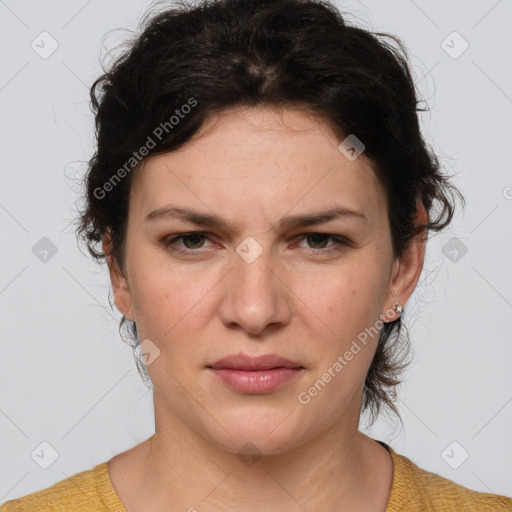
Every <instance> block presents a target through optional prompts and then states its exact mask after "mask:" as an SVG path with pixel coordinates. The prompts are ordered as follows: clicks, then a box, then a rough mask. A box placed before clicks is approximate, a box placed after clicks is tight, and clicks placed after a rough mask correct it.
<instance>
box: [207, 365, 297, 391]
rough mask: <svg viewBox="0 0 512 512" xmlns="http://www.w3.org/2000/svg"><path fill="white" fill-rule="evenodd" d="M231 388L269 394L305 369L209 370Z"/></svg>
mask: <svg viewBox="0 0 512 512" xmlns="http://www.w3.org/2000/svg"><path fill="white" fill-rule="evenodd" d="M209 370H210V371H211V372H213V373H214V374H215V375H216V376H217V377H218V378H220V379H222V381H223V382H224V383H225V384H227V385H228V386H229V387H230V388H232V389H234V390H236V391H240V392H241V393H247V394H250V395H260V394H263V393H269V392H271V391H274V390H276V389H278V388H279V387H281V386H282V385H283V384H285V383H287V382H290V381H291V380H293V379H295V378H296V377H297V376H298V375H300V374H301V372H302V370H303V368H272V369H271V370H232V369H230V368H221V369H217V370H215V369H213V368H209Z"/></svg>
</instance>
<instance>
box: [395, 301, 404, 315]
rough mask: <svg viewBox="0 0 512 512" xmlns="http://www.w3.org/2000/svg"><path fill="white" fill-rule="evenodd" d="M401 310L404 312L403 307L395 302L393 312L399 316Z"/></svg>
mask: <svg viewBox="0 0 512 512" xmlns="http://www.w3.org/2000/svg"><path fill="white" fill-rule="evenodd" d="M403 310H404V308H403V306H402V305H401V304H399V303H398V302H397V303H396V304H395V311H396V312H397V313H398V314H399V315H400V314H402V312H403Z"/></svg>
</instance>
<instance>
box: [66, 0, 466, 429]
mask: <svg viewBox="0 0 512 512" xmlns="http://www.w3.org/2000/svg"><path fill="white" fill-rule="evenodd" d="M139 32H140V33H139V34H135V35H134V37H133V40H130V41H129V42H128V45H127V46H128V47H127V49H124V50H123V52H122V54H121V55H120V56H119V57H118V58H117V59H116V60H115V61H114V62H113V64H112V65H111V66H110V67H109V69H108V70H106V69H105V67H104V66H103V72H104V74H102V75H101V76H100V77H99V78H97V80H96V81H95V82H94V84H93V85H92V87H91V90H90V95H91V102H92V111H93V113H94V115H95V126H96V133H95V135H96V140H97V145H96V148H95V149H96V150H95V153H94V155H93V156H92V158H91V159H90V161H89V162H88V168H87V172H86V173H85V176H84V180H83V183H82V185H83V187H84V193H83V196H82V200H83V202H84V204H83V206H82V208H81V209H80V215H79V219H78V220H77V224H78V225H77V230H76V233H77V236H78V239H79V240H81V241H83V242H84V243H85V244H86V246H87V248H88V250H89V252H90V254H91V255H92V256H93V257H94V258H95V259H96V260H101V259H103V258H105V256H106V255H105V253H103V252H101V251H98V250H97V249H96V246H97V244H99V243H100V242H101V241H102V239H103V236H104V235H105V233H107V232H108V233H109V234H110V237H111V240H112V251H111V253H109V254H111V255H112V257H113V258H115V260H116V262H117V263H118V264H119V266H120V268H121V269H124V262H125V235H126V228H127V219H128V207H129V204H128V199H129V194H130V187H131V183H132V180H133V179H134V175H135V174H136V172H137V171H138V170H139V169H140V165H139V164H140V162H141V161H142V160H143V159H144V158H147V157H149V156H153V155H156V154H160V153H164V152H168V151H173V150H175V149H178V148H179V147H180V146H182V145H183V144H185V143H186V142H187V141H188V140H189V139H191V137H192V136H193V135H194V134H195V133H196V132H198V130H199V129H200V128H201V127H202V125H203V123H204V122H205V120H206V119H207V117H209V116H211V115H214V114H215V113H218V112H221V111H222V110H223V109H227V108H229V107H232V106H242V105H243V106H249V107H250V106H254V105H268V106H278V107H294V108H301V109H304V110H305V111H308V112H311V113H312V114H314V115H319V116H322V118H323V119H324V120H325V122H326V123H328V124H329V126H330V127H331V128H332V129H333V130H334V133H336V134H337V135H338V136H339V138H340V141H341V140H343V139H344V138H345V137H347V136H348V135H349V134H354V135H355V136H357V138H358V139H360V140H361V141H363V143H364V145H365V155H366V157H368V158H369V159H371V160H372V162H373V164H374V169H375V172H376V173H377V175H378V177H379V178H380V179H381V181H382V183H383V185H384V186H385V190H386V193H387V197H388V205H389V207H388V218H389V223H390V228H391V236H392V245H393V250H394V253H395V255H396V256H397V257H399V256H400V255H401V254H402V253H403V251H404V250H405V249H406V248H407V247H408V244H409V242H410V241H411V240H412V238H413V237H414V236H416V235H418V234H419V233H421V232H426V233H427V234H428V233H429V231H431V230H434V231H440V230H441V229H443V228H444V227H445V226H447V225H448V224H449V223H450V221H451V219H452V217H453V214H454V208H455V201H454V199H455V196H456V195H458V196H459V197H460V199H461V200H462V203H463V204H464V198H463V197H462V195H461V194H460V192H459V191H458V190H457V189H456V187H455V186H454V185H452V184H451V183H450V182H449V180H448V177H447V176H445V175H444V174H443V173H442V172H441V169H440V164H439V161H438V158H437V156H436V155H435V154H434V153H433V151H432V150H431V148H430V147H429V146H428V145H427V144H426V143H425V141H424V140H423V138H422V135H421V133H420V126H419V121H418V115H417V112H419V111H425V110H427V109H426V108H419V101H418V99H417V92H416V89H415V85H414V82H413V79H412V77H411V72H410V70H409V66H408V54H407V50H406V48H405V47H404V45H403V43H402V42H401V41H400V39H398V38H397V37H395V36H393V35H389V34H384V33H372V32H370V31H368V30H365V29H362V28H358V27H357V26H355V25H354V26H351V25H349V24H347V23H346V21H345V19H344V17H343V16H342V14H341V13H340V12H339V11H338V9H337V8H336V7H335V6H334V5H333V4H331V3H329V2H327V1H321V0H319V1H316V0H210V1H208V0H202V1H199V2H196V3H195V4H191V3H184V2H179V3H175V4H173V5H172V6H166V8H165V10H163V11H162V12H156V13H153V12H151V10H150V11H149V12H148V13H147V14H146V15H145V16H144V17H143V18H142V19H141V21H140V23H139ZM386 38H387V39H388V40H386ZM392 42H394V43H396V45H394V44H391V43H392ZM187 105H188V106H187ZM185 106H187V108H185ZM150 140H151V144H150V143H149V141H150ZM140 148H145V150H144V151H143V150H140V153H139V152H138V150H139V149H140ZM141 155H142V156H141ZM417 200H421V201H422V202H423V205H424V207H425V209H426V211H427V213H428V222H427V223H426V224H424V225H420V224H419V223H417V222H416V220H417V219H416V215H417V209H416V206H417ZM435 203H437V205H438V206H440V208H439V209H440V211H439V212H438V215H437V217H436V218H435V219H434V220H432V212H433V210H434V207H435V206H436V204H435ZM125 322H127V323H128V332H129V334H130V336H129V337H130V344H131V345H132V346H133V348H134V349H137V348H138V346H139V345H138V343H139V340H138V337H137V328H136V325H135V323H134V322H132V321H130V320H128V319H126V317H124V316H123V318H122V320H121V323H120V326H119V327H120V329H121V327H122V326H123V324H124V323H125ZM408 350H409V337H408V334H407V330H406V329H405V332H404V329H403V324H402V319H401V317H399V318H397V319H396V320H395V321H393V322H389V323H385V324H384V326H383V328H382V330H381V332H380V339H379V343H378V347H377V351H376V354H375V357H374V359H373V362H372V364H371V367H370V369H369V372H368V374H367V376H366V382H365V386H364V392H363V402H362V412H365V411H368V412H369V413H370V417H371V423H373V422H374V420H375V418H376V417H377V416H378V414H379V412H380V410H381V406H385V407H386V408H388V409H389V410H390V411H392V412H394V413H395V414H396V415H397V416H398V418H400V415H399V413H398V410H397V408H396V406H395V399H396V386H397V384H399V383H400V380H399V376H400V374H401V372H402V370H403V369H404V368H405V366H406V365H407V364H409V361H407V360H406V359H407V357H406V356H407V354H408ZM136 363H137V367H138V369H139V372H140V374H141V376H142V377H143V378H144V380H145V382H146V383H147V382H148V380H149V379H148V375H147V373H146V370H145V367H144V364H143V363H142V361H141V359H140V358H139V357H136Z"/></svg>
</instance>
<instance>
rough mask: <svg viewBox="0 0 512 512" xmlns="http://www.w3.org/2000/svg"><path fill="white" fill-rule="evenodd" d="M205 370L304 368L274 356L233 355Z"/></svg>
mask: <svg viewBox="0 0 512 512" xmlns="http://www.w3.org/2000/svg"><path fill="white" fill-rule="evenodd" d="M207 368H211V369H213V370H223V369H228V370H243V371H264V370H273V369H279V368H288V369H294V370H296V369H299V370H300V369H303V368H304V367H303V366H302V365H301V364H299V363H296V362H295V361H291V360H290V359H287V358H285V357H281V356H278V355H276V354H265V355H262V356H258V357H252V356H248V355H246V354H233V355H231V356H228V357H224V358H222V359H219V360H218V361H215V363H212V364H211V365H208V366H207Z"/></svg>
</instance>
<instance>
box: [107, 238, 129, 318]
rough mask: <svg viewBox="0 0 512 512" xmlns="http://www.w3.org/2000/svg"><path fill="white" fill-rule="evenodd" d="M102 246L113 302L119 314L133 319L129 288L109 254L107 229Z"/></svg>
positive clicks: (121, 272) (110, 243)
mask: <svg viewBox="0 0 512 512" xmlns="http://www.w3.org/2000/svg"><path fill="white" fill-rule="evenodd" d="M102 247H103V252H104V253H105V258H106V260H107V265H108V269H109V274H110V281H111V283H112V290H113V292H114V303H115V305H116V307H117V309H118V310H119V312H120V313H121V314H123V315H124V316H125V317H126V318H127V319H128V320H131V321H134V319H135V317H134V315H133V306H132V296H131V292H130V288H129V286H128V281H127V279H126V277H125V276H124V274H123V271H122V270H121V268H120V267H119V264H118V262H117V260H116V258H114V256H113V255H112V254H111V250H112V238H111V236H110V232H109V231H107V232H106V233H105V235H104V236H103V240H102Z"/></svg>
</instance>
